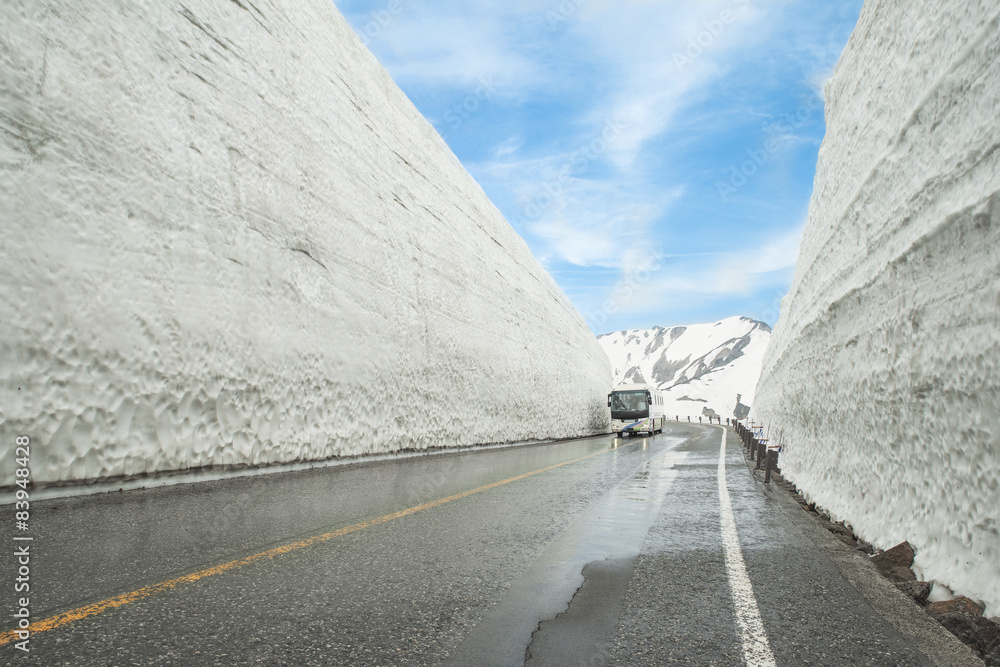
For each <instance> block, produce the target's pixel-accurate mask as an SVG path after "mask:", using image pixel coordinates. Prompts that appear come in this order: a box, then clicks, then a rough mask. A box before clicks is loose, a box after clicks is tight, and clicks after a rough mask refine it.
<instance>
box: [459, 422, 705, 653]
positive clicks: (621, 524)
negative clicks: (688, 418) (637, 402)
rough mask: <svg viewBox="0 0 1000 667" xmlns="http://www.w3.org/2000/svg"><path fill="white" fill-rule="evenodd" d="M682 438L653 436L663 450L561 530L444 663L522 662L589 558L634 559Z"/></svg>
mask: <svg viewBox="0 0 1000 667" xmlns="http://www.w3.org/2000/svg"><path fill="white" fill-rule="evenodd" d="M664 441H666V442H664ZM684 441H685V439H684V438H676V437H664V436H660V437H659V438H657V443H656V446H657V449H659V448H661V447H662V448H663V449H664V450H665V451H662V452H660V453H658V454H656V455H654V456H653V457H652V458H651V459H649V460H648V461H646V462H645V463H643V465H642V466H641V467H640V468H639V470H637V471H636V472H635V473H634V474H633V475H632V476H631V477H629V478H628V479H626V480H624V481H623V482H622V483H620V484H619V485H618V486H616V487H614V488H613V489H612V490H611V491H610V492H609V493H607V494H605V495H604V496H603V497H602V498H600V499H598V500H597V501H595V502H594V503H593V504H592V505H591V506H590V507H588V508H587V509H586V510H585V511H584V512H583V514H582V515H581V516H580V517H579V518H577V520H576V521H574V522H573V524H572V525H571V526H570V527H569V528H567V529H566V530H565V531H563V532H562V533H561V534H560V535H559V536H558V537H557V538H556V539H555V540H554V541H553V542H552V543H551V544H550V545H549V546H548V548H546V549H545V551H543V552H542V554H541V555H540V556H539V557H538V558H537V559H536V560H535V562H534V563H532V565H531V566H530V567H529V568H528V569H527V570H526V571H525V573H524V575H523V576H522V577H521V579H520V580H519V581H518V582H517V583H515V584H514V586H513V587H512V588H511V590H510V591H508V593H507V595H506V596H505V597H504V599H503V601H502V602H501V603H500V604H499V605H498V606H496V607H494V608H493V609H492V610H490V611H489V612H487V613H486V615H485V616H484V617H483V618H482V619H481V620H480V621H479V623H478V624H477V625H476V627H475V628H474V629H473V630H472V632H470V633H469V635H468V636H467V637H466V638H465V640H464V641H463V642H462V643H461V644H460V645H459V646H458V647H457V648H456V650H455V651H454V652H453V653H452V655H451V656H450V657H449V660H448V661H447V664H454V665H459V664H462V665H470V664H476V665H518V666H520V665H523V664H524V660H525V651H526V649H527V648H528V645H529V643H531V641H532V633H533V632H534V631H535V630H536V629H537V628H538V626H539V623H541V622H543V621H545V620H547V619H554V618H556V616H558V615H559V614H561V613H563V612H565V611H566V610H567V608H568V607H569V603H570V601H571V600H572V599H573V596H574V594H576V592H577V591H578V590H579V589H580V588H581V586H582V585H583V584H584V575H583V570H584V568H585V567H586V566H587V565H588V564H590V563H595V562H597V561H606V560H608V561H615V562H619V563H624V562H627V563H631V562H632V561H633V560H634V559H635V558H636V556H638V554H639V550H640V549H641V548H642V544H643V541H644V540H645V538H646V534H647V533H648V532H649V529H650V527H651V526H652V524H653V522H654V521H655V520H656V517H657V515H658V514H659V512H660V507H661V506H662V504H663V501H664V499H665V498H666V497H667V494H668V493H669V492H670V488H671V486H672V485H673V482H674V480H675V479H676V477H677V466H678V464H680V463H681V462H683V461H684V460H685V459H686V458H687V455H688V454H687V452H682V451H675V449H676V447H677V446H678V445H680V444H681V443H683V442H684ZM629 567H631V566H630V565H629ZM624 592H625V591H624V590H622V591H621V592H620V593H621V595H624ZM616 620H617V618H616ZM593 639H594V641H598V640H599V639H600V638H599V637H594V638H593Z"/></svg>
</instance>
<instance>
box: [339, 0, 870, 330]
mask: <svg viewBox="0 0 1000 667" xmlns="http://www.w3.org/2000/svg"><path fill="white" fill-rule="evenodd" d="M336 5H337V6H338V8H339V9H340V11H341V12H342V13H343V14H344V16H345V17H346V18H347V20H348V21H349V22H350V23H351V25H352V26H353V27H354V29H355V31H356V32H357V33H358V34H359V35H360V36H361V37H362V39H363V40H364V41H365V43H366V44H367V45H368V47H369V48H370V49H371V50H372V52H373V53H374V54H375V56H376V57H377V58H378V59H379V61H380V62H381V63H382V64H383V65H384V66H385V68H386V69H387V70H388V71H389V73H390V74H391V75H392V77H393V79H394V80H395V81H396V83H397V84H398V85H399V86H400V88H402V89H403V91H404V92H405V93H406V94H407V95H408V96H409V98H410V99H411V100H412V101H413V103H414V104H415V105H416V106H417V108H418V109H419V110H420V112H421V113H422V114H423V115H424V116H425V117H426V118H427V119H428V120H429V121H430V122H431V123H432V124H433V125H434V126H435V127H436V128H437V130H438V132H440V133H441V135H442V136H443V137H444V139H445V141H447V142H448V145H449V146H450V147H451V149H452V150H453V151H454V152H455V154H456V155H457V156H458V158H459V159H460V160H461V161H462V163H463V164H464V165H465V167H466V168H467V169H468V170H469V172H470V173H471V174H472V176H473V177H474V178H475V179H476V180H477V181H478V182H479V184H480V185H481V186H482V187H483V189H484V190H485V191H486V194H487V195H489V197H490V198H491V199H492V200H493V202H494V204H496V206H497V207H498V208H499V209H500V211H501V212H502V213H503V214H504V216H505V217H506V218H507V220H508V221H509V222H510V223H511V225H512V226H513V227H514V228H515V229H516V230H517V232H518V233H519V234H520V235H521V236H522V237H523V238H524V240H525V241H526V242H527V243H528V245H529V247H530V248H531V250H532V252H533V253H534V254H535V256H536V257H537V258H538V259H539V260H540V261H541V262H542V264H543V265H544V266H545V268H546V269H547V270H548V271H549V272H550V273H551V274H552V276H553V277H554V278H555V280H556V282H557V283H559V285H560V287H562V289H563V291H565V292H566V294H567V296H569V298H570V299H571V300H572V301H573V303H574V304H575V305H576V307H577V309H578V310H579V311H580V313H581V314H582V315H583V316H584V319H586V320H587V322H588V324H589V326H590V327H591V329H592V330H593V331H594V332H595V333H598V334H600V333H605V332H608V331H617V330H621V329H630V328H647V327H652V326H657V325H659V326H673V325H677V324H692V323H698V322H712V321H715V320H719V319H723V318H725V317H730V316H733V315H747V316H750V317H753V318H756V319H760V320H763V321H765V322H768V323H769V324H772V325H773V324H774V323H775V321H776V320H777V318H778V312H779V303H780V299H781V297H782V296H784V294H785V293H786V292H787V291H788V287H789V285H790V284H791V279H792V273H793V271H794V264H795V258H796V253H797V249H798V242H799V238H800V236H801V230H802V227H803V225H804V224H805V220H806V215H807V211H808V205H809V197H810V194H811V192H812V183H813V176H814V174H815V165H816V158H817V154H818V151H819V147H820V143H821V142H822V139H823V134H824V131H825V125H824V121H823V99H822V95H823V83H824V82H825V81H826V79H828V78H829V76H830V75H831V74H832V72H833V68H834V66H835V65H836V62H837V60H838V58H839V56H840V53H841V52H842V51H843V48H844V45H845V44H846V43H847V39H848V37H849V36H850V34H851V31H852V30H853V29H854V25H855V24H856V22H857V19H858V15H859V13H860V10H861V5H862V0H838V1H837V2H821V1H820V0H617V1H615V2H611V1H610V0H506V1H500V0H483V1H480V2H467V1H462V2H460V1H457V0H339V1H338V2H336Z"/></svg>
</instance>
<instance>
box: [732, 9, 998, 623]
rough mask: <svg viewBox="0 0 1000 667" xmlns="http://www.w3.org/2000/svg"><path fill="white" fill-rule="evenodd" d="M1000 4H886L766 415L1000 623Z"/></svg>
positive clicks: (853, 57)
mask: <svg viewBox="0 0 1000 667" xmlns="http://www.w3.org/2000/svg"><path fill="white" fill-rule="evenodd" d="M998 23H1000V9H998V8H997V5H996V3H995V2H992V1H987V0H976V1H973V2H963V3H954V2H944V1H943V0H918V1H915V2H906V3H899V2H888V1H870V2H868V3H866V5H865V8H864V11H863V12H862V16H861V20H860V24H859V25H858V27H857V30H856V31H855V32H854V35H853V36H852V38H851V40H850V43H849V44H848V46H847V49H846V51H845V52H844V55H843V58H842V60H841V62H840V64H839V65H838V67H837V70H836V73H835V75H834V77H833V79H832V80H831V81H830V83H829V84H828V85H827V89H826V99H827V124H828V128H827V137H826V140H825V141H824V143H823V147H822V150H821V151H820V160H819V166H818V171H817V176H816V183H815V191H814V194H813V200H812V203H811V208H810V213H809V222H808V225H807V227H806V230H805V235H804V237H803V240H802V246H801V249H800V255H799V262H798V266H797V268H796V275H795V279H794V282H793V285H792V289H791V292H790V294H789V296H788V297H786V299H785V301H784V302H783V305H782V313H781V319H780V321H779V322H778V325H777V326H776V328H775V332H774V336H773V338H772V341H771V345H770V348H769V349H768V353H767V356H766V358H765V362H764V368H763V372H762V377H761V380H760V384H759V385H758V388H757V398H756V401H757V402H756V404H755V405H754V406H753V408H754V409H753V413H752V417H755V418H756V419H758V420H763V421H765V422H769V423H771V428H772V430H773V429H774V428H775V427H776V426H781V427H784V429H785V433H786V442H787V441H789V440H790V443H789V445H788V447H787V448H786V450H785V452H784V454H783V456H782V468H783V469H784V471H785V472H786V473H787V475H788V477H790V478H791V479H792V480H794V481H795V482H796V484H798V485H799V486H800V487H802V488H803V489H804V490H805V492H806V494H807V495H808V496H809V497H810V498H811V499H812V500H814V501H816V502H817V503H819V504H820V505H822V506H823V507H825V508H827V509H828V510H829V511H830V512H831V513H832V514H833V515H834V516H835V517H836V518H838V519H844V520H846V521H848V522H849V523H850V524H851V525H852V526H854V528H855V530H856V532H857V533H858V534H859V535H860V536H861V537H863V538H865V539H867V540H872V541H875V542H876V543H877V544H878V545H880V546H882V547H888V546H892V545H893V544H896V543H898V542H901V541H902V540H909V541H910V543H911V544H912V545H913V546H914V548H915V549H916V567H917V568H918V569H919V570H920V574H922V575H923V576H924V577H926V578H928V579H934V580H937V581H939V582H941V583H943V584H945V585H947V586H949V587H950V588H952V589H953V590H955V591H956V592H959V593H964V594H966V595H968V596H969V597H973V598H978V599H980V600H982V601H985V602H986V603H988V605H989V610H988V613H990V614H992V615H997V614H1000V252H998V248H1000V150H998V149H1000V120H998V118H1000V117H998V115H997V109H1000V25H998Z"/></svg>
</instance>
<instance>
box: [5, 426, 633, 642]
mask: <svg viewBox="0 0 1000 667" xmlns="http://www.w3.org/2000/svg"><path fill="white" fill-rule="evenodd" d="M636 442H638V441H636ZM632 444H634V442H632V443H629V445H632ZM629 445H625V446H629ZM617 449H622V447H617ZM610 451H614V450H613V449H606V450H603V451H600V452H595V453H594V454H588V455H587V456H581V457H580V458H578V459H573V460H572V461H564V462H562V463H556V464H554V465H550V466H548V467H545V468H539V469H538V470H534V471H532V472H526V473H524V474H523V475H518V476H516V477H511V478H509V479H504V480H501V481H499V482H493V483H492V484H486V485H485V486H480V487H478V488H475V489H471V490H469V491H462V492H461V493H456V494H455V495H452V496H448V497H447V498H439V499H438V500H432V501H430V502H428V503H424V504H423V505H417V506H415V507H410V508H408V509H405V510H400V511H398V512H393V513H392V514H385V515H383V516H380V517H377V518H375V519H369V520H367V521H362V522H360V523H356V524H353V525H351V526H347V527H345V528H338V529H337V530H332V531H330V532H328V533H323V534H322V535H314V536H312V537H308V538H306V539H304V540H299V541H298V542H291V543H289V544H285V545H282V546H280V547H275V548H274V549H270V550H268V551H261V552H260V553H256V554H253V555H250V556H245V557H243V558H238V559H236V560H232V561H229V562H228V563H223V564H221V565H216V566H214V567H210V568H208V569H205V570H199V571H197V572H192V573H190V574H185V575H183V576H180V577H177V578H176V579H171V580H169V581H161V582H160V583H158V584H151V585H149V586H144V587H142V588H139V589H137V590H134V591H131V592H129V593H122V594H121V595H118V596H116V597H113V598H108V599H107V600H101V601H100V602H94V603H93V604H88V605H85V606H83V607H77V608H76V609H71V610H69V611H64V612H62V613H60V614H56V615H55V616H50V617H48V618H45V619H42V620H41V621H35V622H33V623H31V625H30V627H28V628H27V630H28V631H29V632H30V633H31V634H35V633H38V632H45V631H46V630H55V629H57V628H61V627H63V626H65V625H69V624H70V623H73V622H74V621H79V620H81V619H84V618H88V617H90V616H95V615H97V614H100V613H102V612H105V611H108V610H109V609H115V608H117V607H123V606H125V605H127V604H132V603H133V602H138V601H139V600H142V599H144V598H147V597H150V596H152V595H156V594H158V593H163V592H166V591H169V590H171V589H174V588H177V587H178V586H183V585H184V584H191V583H194V582H196V581H198V580H200V579H205V578H207V577H211V576H214V575H216V574H222V573H223V572H226V571H228V570H235V569H236V568H238V567H242V566H244V565H249V564H250V563H254V562H256V561H259V560H264V559H268V558H275V557H277V556H281V555H284V554H287V553H291V552H293V551H298V550H300V549H305V548H306V547H310V546H312V545H314V544H320V543H322V542H326V541H328V540H332V539H333V538H335V537H340V536H342V535H347V534H348V533H353V532H356V531H359V530H364V529H365V528H371V527H372V526H377V525H379V524H382V523H386V522H388V521H392V520H394V519H401V518H403V517H404V516H409V515H411V514H416V513H417V512H420V511H423V510H426V509H430V508H432V507H438V506H440V505H444V504H445V503H450V502H453V501H455V500H461V499H462V498H467V497H469V496H472V495H475V494H477V493H482V492H483V491H489V490H490V489H495V488H497V487H498V486H503V485H504V484H510V483H511V482H516V481H518V480H521V479H524V478H526V477H531V476H533V475H538V474H540V473H543V472H547V471H549V470H554V469H555V468H561V467H562V466H566V465H570V464H573V463H579V462H580V461H584V460H586V459H589V458H593V457H595V456H599V455H601V454H606V453H608V452H610ZM17 633H18V630H17V629H14V630H8V631H6V632H4V633H2V634H0V646H3V645H5V644H9V643H11V642H12V641H14V640H15V639H18V638H19V637H18V634H17Z"/></svg>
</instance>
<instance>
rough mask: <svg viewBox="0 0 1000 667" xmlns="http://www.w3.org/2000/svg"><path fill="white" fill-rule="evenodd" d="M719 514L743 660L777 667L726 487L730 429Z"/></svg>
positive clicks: (750, 665)
mask: <svg viewBox="0 0 1000 667" xmlns="http://www.w3.org/2000/svg"><path fill="white" fill-rule="evenodd" d="M719 514H720V515H721V518H722V546H723V549H724V551H725V552H726V571H727V572H728V574H729V591H730V593H731V594H732V596H733V606H735V607H736V623H737V625H738V626H739V628H740V640H741V641H742V643H743V658H744V660H746V664H747V667H774V665H775V662H774V654H773V653H771V645H770V643H768V641H767V633H765V632H764V622H763V621H762V620H761V618H760V610H759V609H758V608H757V599H756V598H755V597H754V594H753V586H752V585H751V584H750V575H748V574H747V566H746V563H744V562H743V550H742V549H741V548H740V538H739V535H738V534H737V533H736V517H735V516H734V515H733V506H732V504H731V503H730V502H729V489H728V488H727V487H726V429H725V428H723V429H722V445H721V446H720V448H719Z"/></svg>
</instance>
